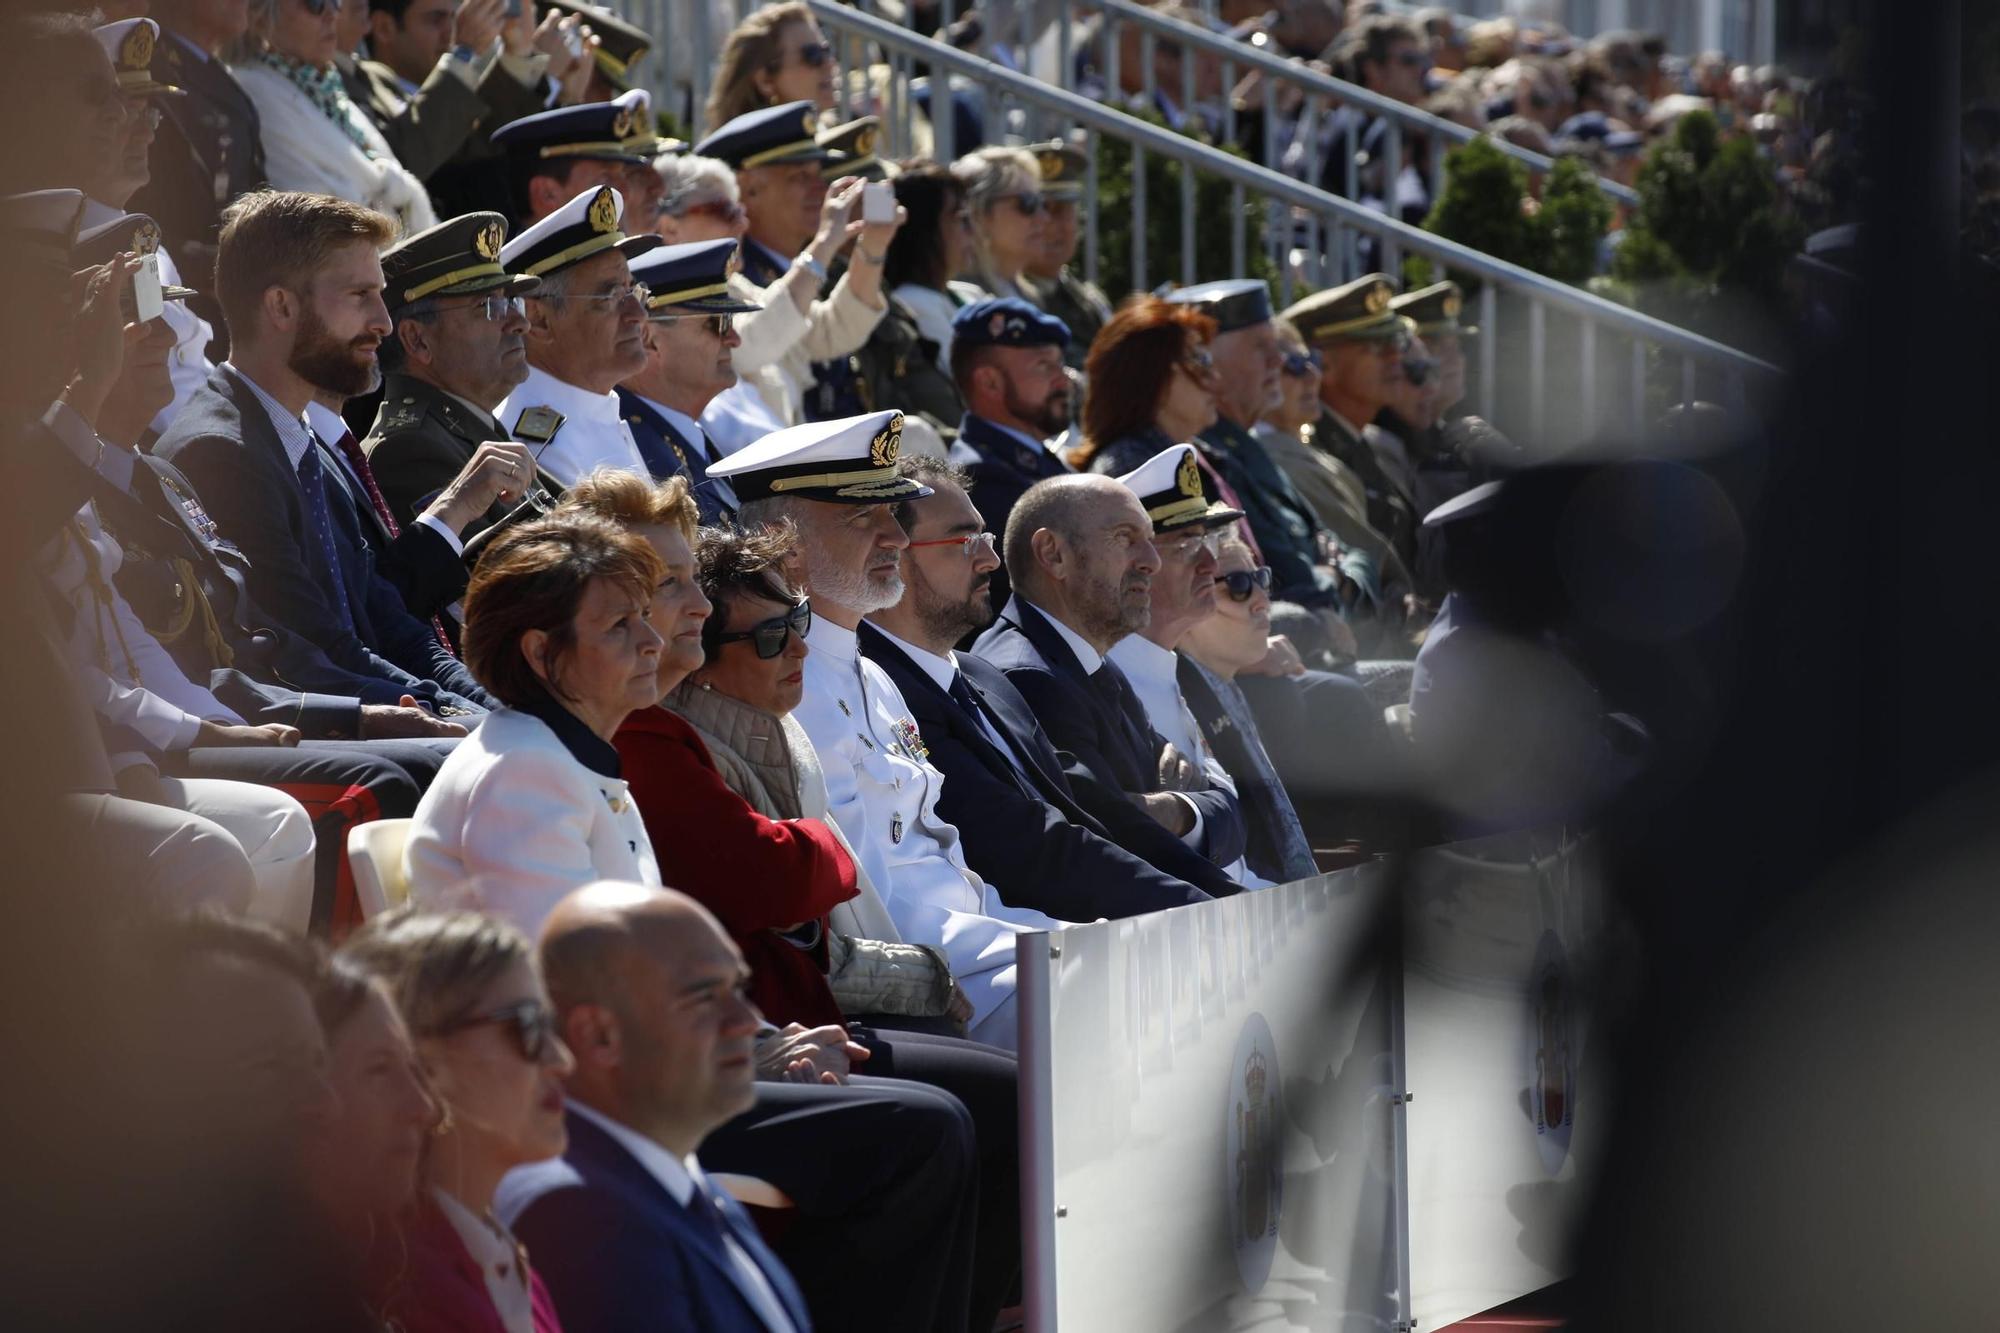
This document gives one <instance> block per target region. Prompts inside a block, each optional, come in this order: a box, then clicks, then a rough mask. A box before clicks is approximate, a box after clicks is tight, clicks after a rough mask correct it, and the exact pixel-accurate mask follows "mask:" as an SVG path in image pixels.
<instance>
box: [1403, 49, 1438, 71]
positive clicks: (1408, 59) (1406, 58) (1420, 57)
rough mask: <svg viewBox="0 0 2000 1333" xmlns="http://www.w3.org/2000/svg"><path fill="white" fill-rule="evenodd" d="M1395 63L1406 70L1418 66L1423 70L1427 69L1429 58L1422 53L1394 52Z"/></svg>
mask: <svg viewBox="0 0 2000 1333" xmlns="http://www.w3.org/2000/svg"><path fill="white" fill-rule="evenodd" d="M1396 63H1397V64H1399V65H1401V66H1403V67H1404V68H1406V69H1416V68H1417V67H1418V66H1420V65H1421V66H1422V67H1424V68H1425V69H1429V68H1430V63H1431V58H1430V57H1429V56H1428V55H1425V54H1424V53H1423V52H1422V51H1398V52H1396Z"/></svg>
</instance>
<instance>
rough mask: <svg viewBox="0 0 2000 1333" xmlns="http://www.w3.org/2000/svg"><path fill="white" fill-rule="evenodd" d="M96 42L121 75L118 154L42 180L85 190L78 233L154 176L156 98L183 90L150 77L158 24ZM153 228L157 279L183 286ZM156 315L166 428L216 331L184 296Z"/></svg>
mask: <svg viewBox="0 0 2000 1333" xmlns="http://www.w3.org/2000/svg"><path fill="white" fill-rule="evenodd" d="M93 32H94V33H95V35H96V37H97V43H98V45H99V46H101V47H103V48H104V53H105V54H106V55H108V56H109V57H111V63H112V67H113V69H114V70H115V71H116V73H117V76H118V93H119V96H120V97H121V98H123V100H124V103H125V127H124V129H123V131H122V132H121V134H120V137H119V142H118V151H117V152H116V153H111V154H107V155H104V156H101V157H95V156H86V157H83V158H80V159H78V160H77V161H75V162H74V163H71V164H70V165H71V167H72V168H73V171H74V175H75V179H74V180H63V181H47V182H41V183H44V184H48V185H75V186H77V187H78V188H80V189H81V190H82V191H83V193H84V203H83V220H82V222H81V223H80V224H79V226H80V229H81V230H83V231H86V232H87V231H91V230H92V229H94V228H97V227H102V226H104V225H105V224H106V223H109V222H113V221H116V220H117V219H118V218H119V217H120V216H121V215H123V214H124V212H125V205H126V203H127V202H128V201H130V199H131V198H132V196H133V195H135V194H137V193H138V192H139V191H140V190H141V189H142V188H144V187H145V184H146V182H147V181H149V180H151V179H152V175H153V169H152V157H151V149H152V147H153V129H154V127H155V126H156V125H158V124H159V123H160V109H159V106H158V105H157V104H156V101H155V99H156V98H158V97H161V96H169V97H174V96H179V95H180V92H181V90H180V89H179V88H176V87H174V86H173V85H172V84H168V83H161V82H160V81H158V80H157V79H155V78H154V77H153V73H152V67H151V66H152V58H153V49H154V47H155V46H156V45H158V43H159V38H160V25H159V24H157V23H155V22H153V20H151V19H145V18H138V19H122V20H120V21H119V22H117V23H107V24H104V25H103V26H102V27H99V28H96V29H93ZM161 239H162V238H161V237H160V235H159V230H158V228H157V227H156V228H155V229H154V232H153V236H152V240H151V242H150V244H149V245H148V246H147V247H146V250H145V252H146V253H151V254H152V255H153V256H154V259H155V262H156V263H157V264H158V265H159V271H160V282H161V284H162V285H163V286H166V287H179V286H180V285H181V275H180V271H179V270H178V269H177V268H175V267H174V260H173V256H172V255H171V254H170V253H169V252H168V250H167V247H166V246H165V245H163V244H161ZM160 318H161V319H163V320H165V321H166V323H167V325H168V327H170V328H172V329H173V331H174V347H173V351H171V352H169V353H168V354H167V374H168V375H169V377H170V378H171V379H172V380H173V384H174V397H173V401H172V402H170V403H168V404H167V405H166V406H165V407H163V408H161V409H160V411H159V414H158V415H157V416H155V417H154V418H153V425H152V428H153V430H154V432H155V433H157V432H159V431H163V430H165V429H166V428H167V423H168V422H169V421H172V420H173V419H174V414H175V413H176V412H178V411H179V410H180V409H181V407H182V406H183V405H184V404H186V402H187V400H188V398H189V397H190V396H191V395H193V393H194V391H195V390H196V389H199V388H200V387H201V386H202V385H203V384H205V383H207V382H208V377H209V375H210V374H211V373H213V371H214V370H215V367H214V366H212V365H210V364H209V361H208V344H209V342H210V340H211V339H213V338H214V337H215V330H214V329H213V328H211V327H209V323H208V321H207V320H205V319H203V318H202V317H201V316H200V315H197V314H196V313H195V312H194V311H193V310H192V309H190V308H189V307H188V304H187V303H186V302H185V301H172V300H170V301H168V302H167V303H166V304H165V306H164V307H162V310H161V314H160Z"/></svg>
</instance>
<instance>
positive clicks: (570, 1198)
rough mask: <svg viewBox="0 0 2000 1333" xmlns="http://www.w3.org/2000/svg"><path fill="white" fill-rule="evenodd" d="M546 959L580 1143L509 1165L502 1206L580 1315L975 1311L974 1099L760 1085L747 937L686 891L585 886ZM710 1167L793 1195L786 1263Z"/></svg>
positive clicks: (900, 1317)
mask: <svg viewBox="0 0 2000 1333" xmlns="http://www.w3.org/2000/svg"><path fill="white" fill-rule="evenodd" d="M541 963H542V971H543V974H544V976H545V977H546V978H547V981H548V986H549V993H550V998H551V999H552V1000H553V1001H554V1003H555V1006H556V1008H557V1011H558V1014H559V1022H560V1025H561V1030H562V1035H563V1038H564V1040H565V1041H566V1042H568V1044H569V1046H570V1048H571V1050H572V1051H573V1052H574V1053H575V1055H576V1068H575V1070H574V1072H572V1073H571V1075H570V1076H569V1078H568V1080H567V1091H568V1094H569V1099H570V1101H569V1108H570V1109H569V1130H570V1142H569V1149H568V1151H567V1152H566V1153H565V1155H564V1157H563V1158H562V1159H561V1160H559V1161H554V1162H547V1163H540V1164H537V1165H535V1166H530V1167H526V1168H523V1169H522V1170H519V1171H516V1172H514V1173H512V1174H511V1175H510V1176H509V1177H508V1178H507V1180H506V1181H505V1182H504V1183H503V1184H502V1186H501V1189H500V1191H499V1194H498V1195H497V1196H496V1198H495V1208H496V1210H497V1211H498V1212H499V1214H500V1216H501V1219H502V1220H503V1221H504V1222H505V1223H506V1224H507V1225H508V1226H509V1227H511V1228H512V1229H513V1231H514V1234H515V1235H516V1236H518V1237H520V1239H521V1240H522V1242H523V1243H524V1244H525V1245H526V1246H527V1247H528V1248H529V1250H530V1251H531V1252H532V1253H533V1255H534V1262H535V1268H536V1270H537V1271H538V1272H539V1273H540V1274H541V1276H542V1279H543V1280H544V1281H545V1282H546V1283H547V1284H548V1287H549V1291H550V1292H551V1293H552V1294H553V1295H554V1297H555V1301H556V1306H557V1309H558V1310H559V1311H560V1312H561V1314H562V1320H563V1325H564V1327H565V1328H567V1329H569V1330H570V1333H607V1331H609V1330H639V1329H645V1330H651V1331H657V1333H679V1331H680V1330H686V1331H687V1333H697V1331H698V1333H739V1331H740V1333H765V1330H773V1329H776V1330H785V1329H793V1330H797V1333H808V1330H810V1328H811V1327H812V1323H813V1322H814V1321H815V1320H816V1321H817V1322H818V1323H819V1324H820V1325H821V1326H822V1327H828V1328H869V1329H883V1330H890V1329H931V1328H952V1327H963V1326H964V1325H965V1319H966V1304H965V1302H966V1296H967V1290H968V1288H967V1285H966V1284H967V1282H968V1281H969V1269H970V1260H971V1252H970V1251H971V1245H970V1237H971V1218H972V1215H973V1213H974V1212H975V1211H976V1207H975V1201H974V1200H973V1199H972V1198H971V1197H969V1196H974V1195H976V1194H977V1192H978V1191H977V1184H976V1176H974V1175H973V1174H972V1172H973V1168H972V1165H971V1160H970V1155H971V1152H972V1149H971V1146H970V1140H969V1137H967V1136H965V1135H963V1134H962V1133H961V1132H960V1131H961V1130H962V1129H963V1128H965V1127H966V1126H969V1120H965V1121H964V1122H962V1123H961V1122H960V1120H959V1119H958V1118H959V1117H963V1116H964V1108H963V1106H961V1105H960V1104H959V1103H958V1102H957V1101H955V1100H954V1099H952V1098H951V1097H949V1096H948V1095H947V1094H944V1093H941V1092H938V1091H936V1090H935V1089H930V1088H924V1087H922V1086H920V1085H914V1084H908V1083H898V1082H895V1081H893V1080H885V1081H874V1082H873V1083H872V1086H869V1087H867V1088H863V1087H859V1086H846V1087H832V1086H825V1085H822V1084H819V1083H816V1082H815V1083H803V1084H794V1083H787V1084H778V1085H775V1086H774V1085H769V1084H767V1085H765V1086H764V1087H761V1088H760V1087H759V1086H758V1085H757V1083H756V1082H755V1081H754V1080H755V1078H756V1076H757V1074H756V1066H757V1063H758V1061H757V1059H756V1057H755V1049H756V1042H757V1038H758V1032H759V1028H760V1019H759V1015H758V1013H757V1010H756V1008H755V1007H754V1006H753V1005H751V1004H750V1003H749V1002H748V1001H746V1000H745V999H744V998H743V989H742V988H743V982H744V978H745V976H746V974H747V973H746V969H745V967H744V963H743V958H742V955H741V954H740V953H739V952H738V951H737V949H736V947H735V945H734V944H733V943H731V941H730V939H729V937H728V935H727V934H726V933H725V932H724V931H723V930H722V927H721V926H720V925H719V924H718V923H717V922H716V921H715V919H714V918H713V917H712V916H710V915H709V914H708V912H707V911H706V910H704V909H703V908H702V907H701V906H700V905H699V904H697V903H695V902H694V901H693V900H692V899H690V898H687V897H686V896H684V895H682V894H678V893H674V892H672V891H667V890H658V889H642V888H639V887H638V886H636V885H619V884H598V885H592V886H590V887H588V888H584V889H580V890H578V891H576V892H575V893H572V894H571V895H569V896H568V897H567V898H565V899H564V900H563V901H562V902H561V903H559V904H557V906H556V908H555V910H554V911H553V912H552V913H551V914H550V916H549V919H548V921H547V922H546V923H545V924H544V926H543V927H542V937H541ZM833 1031H838V1030H837V1029H834V1030H833ZM774 1094H776V1095H774ZM746 1122H747V1124H746ZM730 1135H734V1136H736V1137H737V1138H738V1139H739V1141H740V1142H739V1144H738V1145H737V1148H736V1151H735V1152H730V1151H718V1140H719V1139H720V1138H722V1137H724V1136H730ZM746 1148H747V1149H748V1151H747V1152H746V1151H744V1150H745V1149H746ZM697 1149H700V1152H701V1161H700V1162H699V1163H698V1162H697V1161H696V1151H697ZM746 1159H747V1160H746ZM704 1167H707V1168H711V1169H723V1170H742V1171H746V1172H754V1173H755V1175H756V1176H757V1177H759V1178H760V1179H761V1180H762V1181H765V1182H768V1184H770V1185H771V1186H775V1187H776V1188H777V1189H778V1190H781V1191H783V1192H784V1194H785V1195H786V1196H788V1201H789V1204H790V1205H791V1206H790V1207H788V1208H787V1210H786V1214H785V1218H786V1222H787V1229H786V1232H785V1235H784V1238H783V1240H782V1241H781V1243H780V1249H781V1250H782V1251H783V1252H784V1254H785V1255H786V1262H780V1261H779V1259H778V1257H777V1255H775V1254H773V1253H772V1251H771V1249H770V1248H768V1247H767V1246H766V1245H765V1244H764V1242H763V1240H762V1239H761V1238H760V1237H759V1236H758V1233H757V1229H756V1228H755V1227H754V1226H753V1225H752V1224H751V1223H750V1221H749V1220H748V1218H746V1217H745V1216H744V1214H743V1211H742V1209H741V1208H740V1207H738V1206H737V1204H736V1203H735V1202H734V1201H733V1200H731V1199H730V1198H729V1197H728V1195H727V1194H726V1193H724V1191H723V1190H722V1189H721V1188H720V1187H719V1186H718V1185H717V1184H716V1183H715V1182H714V1181H713V1180H712V1179H710V1178H709V1177H708V1176H707V1174H706V1173H705V1171H704ZM787 1264H789V1265H790V1268H789V1270H788V1267H787ZM793 1273H797V1274H798V1277H799V1280H798V1281H796V1282H795V1281H794V1279H793ZM808 1309H810V1310H811V1312H812V1313H811V1317H809V1315H808Z"/></svg>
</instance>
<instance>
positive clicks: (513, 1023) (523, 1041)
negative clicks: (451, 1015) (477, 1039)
mask: <svg viewBox="0 0 2000 1333" xmlns="http://www.w3.org/2000/svg"><path fill="white" fill-rule="evenodd" d="M488 1024H497V1025H499V1026H501V1027H511V1028H512V1029H514V1043H515V1045H516V1046H517V1047H519V1048H520V1052H521V1058H522V1059H523V1060H526V1061H527V1062H528V1063H529V1064H535V1065H538V1064H540V1063H542V1059H543V1057H544V1056H546V1055H547V1054H548V1053H549V1048H550V1047H551V1046H553V1045H554V1044H555V1039H556V1016H555V1011H554V1010H552V1009H550V1008H549V1007H548V1005H546V1004H544V1003H543V1002H542V1001H540V1000H517V1001H515V1002H514V1003H513V1004H509V1005H504V1006H502V1007H501V1008H499V1009H495V1010H494V1011H493V1012H491V1013H487V1014H474V1015H473V1016H472V1017H470V1018H465V1019H460V1020H459V1021H458V1022H456V1023H453V1024H452V1025H450V1026H449V1027H447V1028H445V1029H443V1030H442V1031H441V1032H440V1033H439V1035H440V1036H447V1037H448V1036H450V1035H452V1034H453V1033H455V1032H463V1031H465V1030H466V1029H468V1028H477V1027H485V1026H487V1025H488Z"/></svg>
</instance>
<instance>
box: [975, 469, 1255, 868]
mask: <svg viewBox="0 0 2000 1333" xmlns="http://www.w3.org/2000/svg"><path fill="white" fill-rule="evenodd" d="M1152 531H1153V524H1152V520H1151V519H1150V518H1149V517H1148V516H1147V514H1146V511H1145V510H1144V509H1143V508H1141V507H1140V505H1139V500H1138V497H1137V496H1135V495H1133V494H1132V492H1131V491H1129V490H1127V489H1126V488H1125V487H1124V486H1122V485H1120V484H1119V483H1118V482H1117V481H1115V480H1113V479H1112V478H1110V477H1103V476H1095V475H1073V476H1067V477H1053V478H1050V479H1049V480H1047V481H1043V482H1037V483H1036V484H1035V485H1034V486H1032V487H1030V488H1029V489H1028V492H1027V494H1025V495H1023V496H1022V497H1021V500H1020V503H1018V504H1016V505H1015V506H1014V512H1013V514H1012V515H1011V516H1009V518H1008V520H1007V537H1006V543H1005V548H1004V554H1005V559H1006V563H1007V566H1008V568H1009V569H1010V570H1011V571H1012V572H1013V575H1014V579H1015V585H1014V596H1013V598H1012V600H1010V601H1009V602H1008V604H1007V608H1006V610H1005V611H1004V612H1003V613H1002V614H1001V616H1000V619H999V620H998V621H996V622H995V623H994V625H993V627H992V628H991V629H989V630H987V631H986V633H984V634H982V635H981V636H980V637H979V640H978V642H977V644H975V645H974V647H975V651H976V652H977V653H978V655H979V656H981V657H983V658H985V659H986V660H987V661H988V662H991V663H992V664H993V665H994V666H996V667H998V668H1000V670H1001V671H1003V672H1005V673H1006V676H1007V679H1008V681H1009V682H1011V683H1012V684H1013V686H1014V688H1015V689H1016V690H1019V691H1020V693H1021V696H1022V697H1023V698H1024V699H1026V700H1027V701H1028V703H1029V705H1030V706H1031V707H1032V708H1033V709H1034V713H1035V717H1036V718H1037V719H1038V720H1039V721H1040V722H1041V724H1042V727H1043V729H1044V730H1045V731H1046V732H1047V733H1048V736H1049V739H1050V740H1051V741H1053V742H1054V743H1055V745H1056V748H1057V749H1058V750H1060V751H1063V752H1064V753H1066V754H1067V755H1069V756H1070V760H1071V763H1070V766H1069V778H1070V783H1071V786H1072V787H1073V789H1074V790H1075V792H1076V795H1077V799H1078V801H1080V802H1081V803H1082V805H1083V806H1084V808H1085V809H1087V810H1089V811H1090V812H1091V813H1092V814H1093V815H1096V816H1097V818H1098V819H1099V820H1101V821H1103V822H1104V823H1105V824H1106V825H1107V827H1109V826H1112V821H1114V820H1118V819H1122V818H1125V816H1124V814H1123V812H1122V810H1121V806H1122V805H1136V806H1137V807H1138V808H1139V809H1141V810H1143V811H1144V812H1145V813H1146V814H1147V815H1149V816H1150V817H1151V818H1152V819H1153V820H1154V821H1155V822H1157V823H1158V824H1159V825H1160V826H1161V827H1162V828H1164V829H1165V830H1166V831H1167V832H1168V833H1170V834H1172V835H1173V837H1174V839H1175V840H1176V841H1177V842H1178V843H1179V845H1180V846H1181V847H1183V848H1184V849H1186V851H1185V855H1183V856H1182V857H1181V860H1182V862H1183V863H1184V862H1186V861H1189V860H1194V861H1198V860H1201V859H1203V858H1205V859H1206V860H1207V861H1208V862H1209V863H1210V864H1211V867H1219V866H1226V865H1229V864H1230V863H1231V862H1233V861H1235V860H1236V859H1237V858H1238V857H1240V856H1242V855H1243V846H1244V827H1243V816H1242V811H1241V810H1240V809H1239V808H1238V806H1237V802H1236V798H1235V796H1234V795H1232V794H1231V793H1229V792H1226V791H1222V790H1218V789H1216V788H1214V787H1211V786H1209V785H1208V784H1207V783H1206V781H1205V780H1204V779H1203V776H1202V774H1201V770H1200V769H1199V768H1198V767H1197V766H1196V762H1197V758H1198V757H1195V756H1186V755H1182V754H1179V753H1177V752H1175V750H1174V748H1173V747H1172V746H1170V745H1168V744H1166V742H1165V741H1163V740H1161V739H1160V737H1159V736H1158V735H1157V734H1156V733H1155V732H1154V731H1153V730H1152V728H1151V727H1150V726H1149V725H1148V724H1147V722H1146V716H1145V710H1144V708H1143V707H1142V706H1141V705H1140V703H1139V701H1138V698H1137V696H1136V695H1135V694H1134V693H1133V690H1132V685H1131V682H1130V681H1128V680H1126V679H1125V675H1124V673H1123V672H1121V671H1120V670H1119V669H1118V668H1117V667H1116V666H1115V665H1113V664H1112V663H1111V662H1110V661H1109V660H1108V659H1107V658H1106V656H1105V655H1106V654H1107V653H1109V652H1110V650H1111V646H1112V645H1113V644H1114V643H1116V642H1118V641H1119V640H1120V639H1122V638H1124V637H1125V636H1126V635H1128V634H1131V633H1134V632H1135V631H1137V630H1139V629H1141V628H1143V627H1144V626H1145V624H1146V622H1147V620H1148V618H1149V617H1150V615H1151V587H1152V577H1153V575H1154V574H1155V573H1156V572H1157V571H1158V569H1159V564H1160V562H1159V553H1158V552H1157V551H1156V550H1155V549H1154V547H1153V543H1152ZM1149 859H1150V858H1149ZM1154 864H1155V865H1160V866H1161V868H1162V869H1164V870H1167V871H1168V872H1169V873H1171V874H1176V875H1179V876H1180V877H1181V878H1183V879H1187V880H1188V881H1189V882H1191V883H1194V884H1197V885H1200V886H1201V887H1203V888H1204V889H1206V888H1207V887H1208V883H1209V882H1211V879H1212V876H1213V874H1214V873H1215V872H1214V870H1213V869H1212V868H1211V869H1210V870H1209V871H1207V872H1203V874H1204V875H1206V876H1207V877H1209V878H1202V877H1197V873H1196V872H1195V871H1194V870H1192V869H1190V870H1188V871H1185V872H1184V871H1183V870H1182V869H1181V866H1180V865H1179V864H1173V865H1162V864H1161V862H1160V861H1157V860H1156V861H1154ZM1210 891H1211V892H1213V890H1210Z"/></svg>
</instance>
